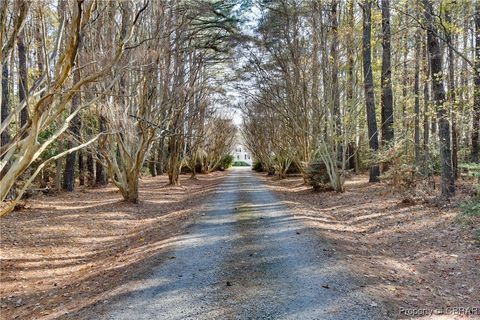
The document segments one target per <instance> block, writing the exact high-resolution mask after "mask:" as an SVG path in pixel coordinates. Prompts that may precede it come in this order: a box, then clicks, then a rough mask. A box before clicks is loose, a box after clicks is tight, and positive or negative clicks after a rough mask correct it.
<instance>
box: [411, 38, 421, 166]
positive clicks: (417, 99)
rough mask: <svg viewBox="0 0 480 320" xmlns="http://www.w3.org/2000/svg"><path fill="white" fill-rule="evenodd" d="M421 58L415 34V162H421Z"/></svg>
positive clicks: (419, 43)
mask: <svg viewBox="0 0 480 320" xmlns="http://www.w3.org/2000/svg"><path fill="white" fill-rule="evenodd" d="M420 59H421V37H420V34H416V36H415V81H414V86H413V87H414V95H415V107H414V109H415V110H414V111H415V133H414V140H415V164H416V165H417V166H418V165H419V164H420Z"/></svg>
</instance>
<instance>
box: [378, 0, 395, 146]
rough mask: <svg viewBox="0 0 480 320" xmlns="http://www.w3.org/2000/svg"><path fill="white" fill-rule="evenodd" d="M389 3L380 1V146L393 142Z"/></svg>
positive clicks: (383, 0) (386, 0)
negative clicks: (381, 48)
mask: <svg viewBox="0 0 480 320" xmlns="http://www.w3.org/2000/svg"><path fill="white" fill-rule="evenodd" d="M390 41H391V35H390V1H389V0H382V47H383V52H382V77H381V86H382V145H383V146H385V145H387V144H388V143H391V142H392V141H393V137H394V131H393V92H392V69H391V52H390V51H391V45H390Z"/></svg>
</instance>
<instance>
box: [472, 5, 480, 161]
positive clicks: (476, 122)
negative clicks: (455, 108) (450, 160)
mask: <svg viewBox="0 0 480 320" xmlns="http://www.w3.org/2000/svg"><path fill="white" fill-rule="evenodd" d="M473 85H474V88H473V123H472V153H471V155H470V157H471V160H472V162H476V163H479V162H480V157H479V153H480V143H479V139H478V137H479V130H480V3H479V2H478V1H477V2H475V60H474V68H473Z"/></svg>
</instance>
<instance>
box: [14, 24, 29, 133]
mask: <svg viewBox="0 0 480 320" xmlns="http://www.w3.org/2000/svg"><path fill="white" fill-rule="evenodd" d="M24 37H25V32H24V31H23V30H22V31H21V32H20V34H19V35H18V40H17V50H18V100H19V101H20V103H22V102H23V101H25V99H26V98H27V92H28V73H27V49H26V48H25V39H24ZM27 122H28V106H25V108H23V109H22V111H21V112H20V128H22V127H23V126H24V125H25V124H26V123H27Z"/></svg>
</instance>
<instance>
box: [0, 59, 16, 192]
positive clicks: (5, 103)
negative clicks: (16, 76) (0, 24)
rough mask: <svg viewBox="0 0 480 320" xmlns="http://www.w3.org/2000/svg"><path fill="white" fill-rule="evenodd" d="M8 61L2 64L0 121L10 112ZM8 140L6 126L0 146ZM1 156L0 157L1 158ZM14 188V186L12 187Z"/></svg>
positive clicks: (3, 172) (1, 173)
mask: <svg viewBox="0 0 480 320" xmlns="http://www.w3.org/2000/svg"><path fill="white" fill-rule="evenodd" d="M8 77H9V74H8V61H7V60H6V61H3V64H2V93H1V94H2V103H1V104H2V109H1V121H0V123H2V122H3V121H4V120H5V119H6V118H7V117H8V115H9V114H10V105H9V102H10V101H9V98H10V97H9V92H8V91H9V90H8V89H9V88H8ZM9 142H10V132H9V130H8V128H6V129H5V130H4V131H3V132H2V134H1V136H0V147H3V146H6V145H7V144H8V143H9ZM2 158H3V157H0V159H2ZM8 168H9V165H8V164H7V165H6V166H5V167H4V168H3V170H1V171H0V179H1V178H3V176H4V175H5V173H6V172H7V171H8ZM12 190H14V188H12Z"/></svg>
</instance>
